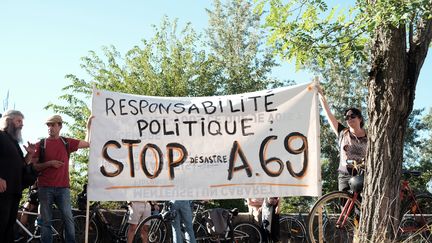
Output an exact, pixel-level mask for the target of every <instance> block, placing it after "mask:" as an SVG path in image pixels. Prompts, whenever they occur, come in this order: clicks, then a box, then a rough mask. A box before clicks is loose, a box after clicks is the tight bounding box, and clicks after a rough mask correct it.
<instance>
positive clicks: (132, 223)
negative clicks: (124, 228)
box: [127, 202, 151, 243]
mask: <svg viewBox="0 0 432 243" xmlns="http://www.w3.org/2000/svg"><path fill="white" fill-rule="evenodd" d="M150 214H151V207H150V205H149V204H148V203H147V202H131V203H130V205H129V219H128V223H129V230H128V236H127V240H128V243H131V242H132V241H133V238H134V234H135V230H136V228H137V227H138V224H139V223H140V222H141V221H142V220H144V219H145V218H147V217H149V216H150ZM148 229H149V227H148V226H144V227H143V228H142V231H141V239H142V241H141V242H147V239H148V236H147V233H148Z"/></svg>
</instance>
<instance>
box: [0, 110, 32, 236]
mask: <svg viewBox="0 0 432 243" xmlns="http://www.w3.org/2000/svg"><path fill="white" fill-rule="evenodd" d="M23 119H24V115H23V114H22V113H21V112H19V111H17V110H9V111H6V112H5V113H4V114H3V117H2V118H1V119H0V168H1V169H0V242H5V243H9V242H13V226H14V223H15V219H16V217H17V213H18V206H19V201H20V199H21V193H22V185H21V177H22V169H23V166H24V165H25V163H26V162H29V161H30V160H31V158H32V156H33V155H34V153H35V145H34V144H30V143H28V146H27V147H26V146H24V148H25V149H26V150H27V155H26V156H25V157H24V154H23V152H22V150H21V148H20V146H19V143H20V142H22V137H21V129H22V127H23V126H24V125H23Z"/></svg>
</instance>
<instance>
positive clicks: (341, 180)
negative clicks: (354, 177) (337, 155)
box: [338, 173, 351, 191]
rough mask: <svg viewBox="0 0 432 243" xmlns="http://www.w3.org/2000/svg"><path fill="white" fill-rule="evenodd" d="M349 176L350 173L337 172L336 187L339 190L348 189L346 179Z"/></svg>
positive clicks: (347, 179)
mask: <svg viewBox="0 0 432 243" xmlns="http://www.w3.org/2000/svg"><path fill="white" fill-rule="evenodd" d="M350 178H351V175H350V174H344V173H339V175H338V189H339V191H348V190H349V189H350V187H349V184H348V181H349V179H350Z"/></svg>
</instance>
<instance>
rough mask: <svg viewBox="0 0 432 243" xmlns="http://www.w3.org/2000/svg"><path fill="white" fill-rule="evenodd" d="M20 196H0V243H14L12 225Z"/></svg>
mask: <svg viewBox="0 0 432 243" xmlns="http://www.w3.org/2000/svg"><path fill="white" fill-rule="evenodd" d="M19 201H20V195H10V194H7V195H6V194H4V193H2V194H0V205H1V207H0V242H14V230H13V227H14V224H15V219H16V217H17V214H18V206H19Z"/></svg>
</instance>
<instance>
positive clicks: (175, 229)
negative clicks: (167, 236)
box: [171, 201, 183, 243]
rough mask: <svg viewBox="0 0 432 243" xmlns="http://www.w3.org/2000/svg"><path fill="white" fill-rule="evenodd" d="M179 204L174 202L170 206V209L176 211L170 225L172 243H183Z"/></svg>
mask: <svg viewBox="0 0 432 243" xmlns="http://www.w3.org/2000/svg"><path fill="white" fill-rule="evenodd" d="M179 206H180V203H179V201H175V202H174V203H173V205H172V208H173V209H174V210H176V211H177V214H176V216H175V218H174V220H173V221H172V223H171V228H172V235H173V243H183V237H182V232H181V227H180V212H179V211H180V209H179Z"/></svg>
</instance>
